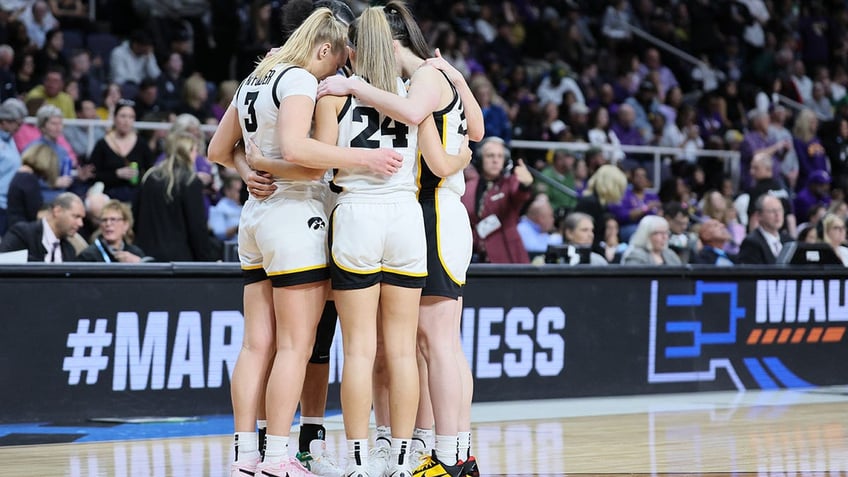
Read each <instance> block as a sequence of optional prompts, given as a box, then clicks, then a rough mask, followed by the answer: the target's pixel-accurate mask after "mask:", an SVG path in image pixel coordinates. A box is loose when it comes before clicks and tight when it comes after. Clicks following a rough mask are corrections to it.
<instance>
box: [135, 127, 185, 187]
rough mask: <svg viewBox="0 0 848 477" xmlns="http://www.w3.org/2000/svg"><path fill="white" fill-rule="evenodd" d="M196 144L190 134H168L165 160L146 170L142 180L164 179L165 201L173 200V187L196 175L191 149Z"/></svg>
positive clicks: (183, 183) (181, 184)
mask: <svg viewBox="0 0 848 477" xmlns="http://www.w3.org/2000/svg"><path fill="white" fill-rule="evenodd" d="M196 146H197V138H196V137H194V136H193V135H191V134H187V133H173V134H169V135H168V138H167V139H166V140H165V160H164V161H162V162H161V163H159V164H157V165H156V166H154V167H152V168H151V169H150V170H149V171H147V174H145V175H144V179H142V182H144V181H147V179H149V178H150V177H153V178H154V179H158V180H162V181H165V182H166V183H167V185H166V187H165V196H166V197H167V201H168V202H171V201H173V200H174V188H176V187H178V186H183V185H187V184H188V183H189V182H191V180H192V179H194V177H195V175H196V174H195V172H194V164H193V162H192V160H193V159H194V158H193V157H192V149H194V148H195V147H196Z"/></svg>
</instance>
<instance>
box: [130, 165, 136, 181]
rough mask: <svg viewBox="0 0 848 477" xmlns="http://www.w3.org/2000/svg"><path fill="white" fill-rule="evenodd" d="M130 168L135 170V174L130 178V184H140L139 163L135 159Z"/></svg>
mask: <svg viewBox="0 0 848 477" xmlns="http://www.w3.org/2000/svg"><path fill="white" fill-rule="evenodd" d="M130 168H131V169H133V170H135V175H134V176H133V177H132V179H130V184H132V185H138V163H137V162H135V161H133V162H130Z"/></svg>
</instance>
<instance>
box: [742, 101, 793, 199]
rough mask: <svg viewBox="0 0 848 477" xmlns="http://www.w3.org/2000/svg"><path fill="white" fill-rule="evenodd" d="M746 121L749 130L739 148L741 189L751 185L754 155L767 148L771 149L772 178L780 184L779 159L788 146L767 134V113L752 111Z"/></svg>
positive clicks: (769, 121) (768, 122)
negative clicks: (748, 124) (749, 127)
mask: <svg viewBox="0 0 848 477" xmlns="http://www.w3.org/2000/svg"><path fill="white" fill-rule="evenodd" d="M748 121H750V125H751V129H750V130H749V131H748V132H747V133H745V137H744V138H743V139H742V144H741V145H740V146H739V154H740V160H741V170H740V172H741V180H742V188H743V189H747V188H749V187H751V185H753V180H752V179H751V175H750V173H749V172H750V168H751V159H752V158H753V157H754V154H756V153H757V152H760V151H763V150H768V149H769V148H771V150H769V151H768V152H769V156H770V157H771V159H772V170H773V177H774V178H775V179H776V180H778V181H781V182H782V174H781V159H782V158H783V153H784V152H785V151H786V149H787V146H788V145H784V144H783V143H782V142H781V143H778V142H776V141H775V138H774V137H772V136H771V135H770V134H769V125H770V124H771V117H770V116H769V114H768V112H767V111H760V110H758V109H755V110H752V111H751V112H749V113H748ZM778 144H779V147H778Z"/></svg>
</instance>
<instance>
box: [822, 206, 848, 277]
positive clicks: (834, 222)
mask: <svg viewBox="0 0 848 477" xmlns="http://www.w3.org/2000/svg"><path fill="white" fill-rule="evenodd" d="M822 228H823V230H824V237H823V239H824V242H825V243H827V244H828V245H830V246H831V247H833V251H834V252H835V253H836V256H837V257H839V259H840V260H842V264H843V265H846V266H848V247H846V246H845V245H844V244H845V221H844V220H843V219H842V217H840V216H838V215H836V214H828V215H827V216H826V217H825V218H824V220H823V221H822Z"/></svg>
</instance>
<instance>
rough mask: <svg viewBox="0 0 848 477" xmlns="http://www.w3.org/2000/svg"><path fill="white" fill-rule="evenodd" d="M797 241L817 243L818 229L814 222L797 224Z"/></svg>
mask: <svg viewBox="0 0 848 477" xmlns="http://www.w3.org/2000/svg"><path fill="white" fill-rule="evenodd" d="M798 242H801V243H819V231H818V228H817V227H816V226H815V225H814V224H809V223H807V224H801V225H799V226H798Z"/></svg>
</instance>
